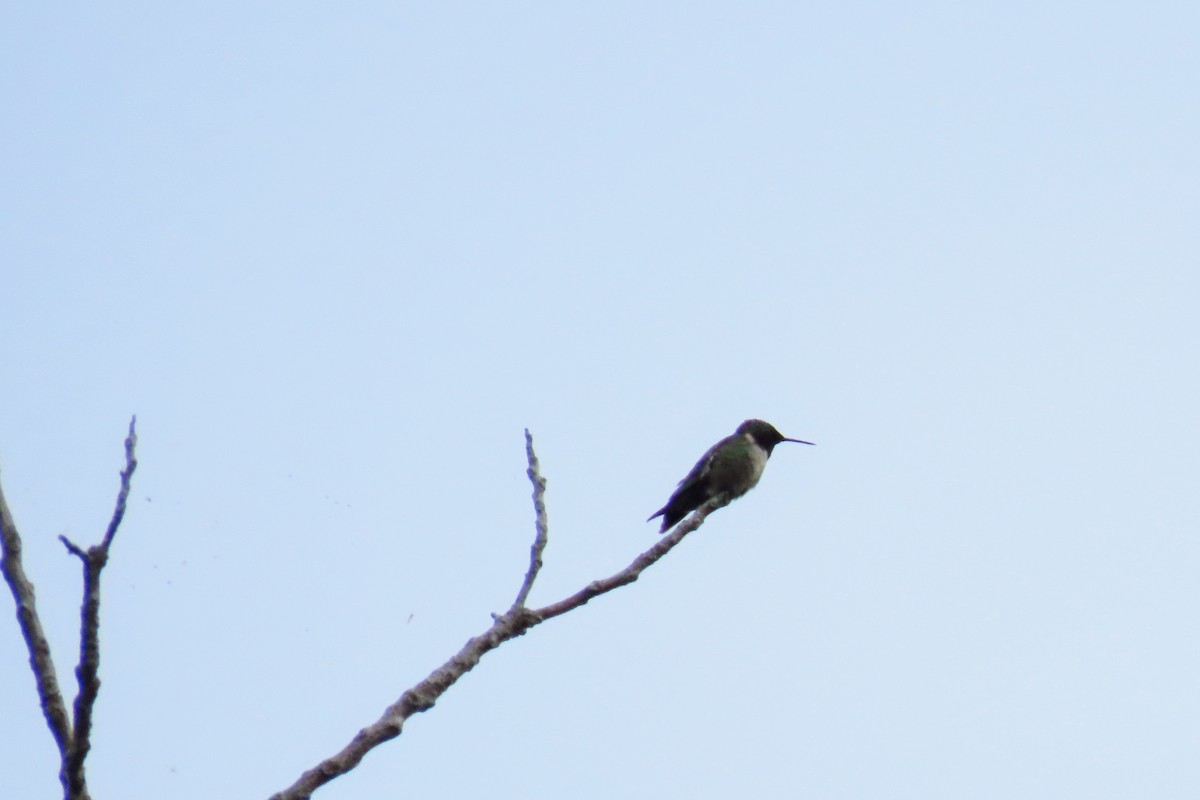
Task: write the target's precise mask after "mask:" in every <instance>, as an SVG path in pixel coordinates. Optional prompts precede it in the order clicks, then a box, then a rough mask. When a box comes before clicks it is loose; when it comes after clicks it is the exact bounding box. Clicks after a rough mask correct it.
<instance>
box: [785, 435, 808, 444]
mask: <svg viewBox="0 0 1200 800" xmlns="http://www.w3.org/2000/svg"><path fill="white" fill-rule="evenodd" d="M783 440H784V441H785V442H795V443H796V444H811V445H815V444H816V442H806V441H804V440H803V439H788V438H787V437H786V436H785V437H784V439H783Z"/></svg>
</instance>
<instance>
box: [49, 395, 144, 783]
mask: <svg viewBox="0 0 1200 800" xmlns="http://www.w3.org/2000/svg"><path fill="white" fill-rule="evenodd" d="M136 428H137V417H136V416H135V417H133V418H132V419H130V420H129V435H128V436H127V437H125V469H123V470H121V489H120V491H118V492H117V504H116V507H115V508H114V509H113V515H112V519H110V520H109V523H108V529H107V530H106V531H105V532H104V539H102V540H101V542H100V544H98V545H93V546H92V547H89V548H88V549H87V552H86V553H85V552H83V551H82V550H81V549H80V548H79V547H78V546H76V545H75V544H73V543H72V542H71V541H69V540H68V539H67V538H66V537H65V536H60V537H59V538H60V539H61V540H62V542H63V544H64V545H66V547H67V550H68V551H69V552H70V553H71V554H73V555H75V556H78V557H79V559H80V560H81V561H82V562H83V604H82V606H81V607H80V622H79V664H78V666H76V667H75V678H76V680H77V681H78V683H79V692H78V693H77V694H76V695H75V729H74V732H73V735H72V736H71V747H70V748H69V749H68V751H67V757H66V759H64V761H63V776H64V778H65V780H66V785H67V789H68V797H71V798H78V799H79V800H85V798H87V796H88V793H87V778H86V775H85V773H84V761H85V760H86V759H87V754H88V751H89V750H90V749H91V747H92V710H93V709H94V708H95V706H96V698H97V697H98V696H99V695H100V573H101V571H102V570H103V569H104V566H105V564H107V563H108V551H109V548H110V547H112V543H113V537H114V536H116V533H117V528H119V527H120V526H121V520H122V519H124V518H125V504H126V502H127V501H128V500H129V484H130V482H131V480H132V479H133V471H134V470H135V469H137V458H135V457H134V448H136V447H137V430H136Z"/></svg>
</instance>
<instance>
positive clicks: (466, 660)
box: [270, 443, 729, 800]
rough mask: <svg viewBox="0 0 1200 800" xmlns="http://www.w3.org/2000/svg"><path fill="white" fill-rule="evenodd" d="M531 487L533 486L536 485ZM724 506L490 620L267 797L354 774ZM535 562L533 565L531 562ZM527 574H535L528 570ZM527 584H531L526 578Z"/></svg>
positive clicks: (305, 791) (307, 792)
mask: <svg viewBox="0 0 1200 800" xmlns="http://www.w3.org/2000/svg"><path fill="white" fill-rule="evenodd" d="M528 447H529V450H530V452H532V443H529V444H528ZM533 463H536V462H533ZM534 485H535V486H536V485H537V484H536V482H535V484H534ZM535 504H536V501H535ZM728 504H729V499H728V498H727V497H725V496H719V497H716V498H714V499H712V500H710V501H708V502H707V503H705V504H704V505H702V506H701V507H700V508H698V509H697V510H696V512H695V513H693V514H692V516H691V517H689V518H688V519H686V520H684V521H683V522H681V523H680V524H679V525H677V526H675V528H674V529H673V530H672V531H671V532H670V533H669V534H667V535H666V536H664V537H663V538H661V539H659V540H658V541H657V542H656V543H655V544H654V546H653V547H651V548H650V549H649V550H647V551H645V552H644V553H641V554H640V555H638V557H637V558H635V559H634V560H633V561H632V562H631V563H630V564H629V566H627V567H626V568H625V569H623V570H621V571H620V572H617V573H615V574H613V575H610V576H609V577H607V578H602V579H600V580H598V581H592V582H591V583H589V584H588V585H587V586H585V587H584V588H583V589H580V590H579V591H578V592H576V593H575V594H573V595H571V596H570V597H567V598H565V599H563V600H561V601H559V602H557V603H552V604H551V605H548V606H544V607H543V608H540V609H537V610H532V609H528V608H525V607H524V606H523V605H519V604H518V605H514V607H513V608H512V609H511V610H510V611H509V612H508V613H506V614H504V615H502V616H494V617H493V618H494V620H495V621H494V622H493V623H492V626H491V627H490V628H488V629H487V630H486V631H484V632H483V633H481V634H479V635H478V636H475V637H472V638H471V639H468V640H467V643H466V644H464V645H463V646H462V649H460V650H459V651H458V652H457V653H456V654H455V655H454V656H453V657H452V658H451V659H450V660H449V661H447V662H446V663H444V664H442V665H441V666H440V667H438V668H437V669H435V670H434V671H433V672H431V673H429V675H428V676H427V677H426V678H425V680H423V681H421V682H420V683H418V684H417V685H416V686H414V687H412V688H411V689H409V690H408V691H406V692H404V694H402V695H400V699H399V700H397V701H396V702H395V703H393V704H392V705H390V706H389V707H388V708H387V710H386V711H384V712H383V716H381V717H380V718H379V719H378V720H376V721H375V722H374V723H372V724H371V725H368V726H367V727H365V728H363V729H362V730H360V731H359V732H358V733H357V734H356V735H355V736H354V738H353V739H351V740H350V742H349V744H347V745H346V746H345V747H344V748H342V750H341V751H340V752H338V753H337V754H336V755H333V756H330V757H329V758H327V759H325V760H324V761H322V762H321V763H320V764H318V765H317V766H315V767H313V768H312V769H310V770H308V771H307V772H305V773H304V774H303V775H301V776H300V778H299V779H298V780H297V781H296V782H295V783H293V784H292V785H291V786H289V787H288V788H287V789H284V790H283V791H282V792H279V793H277V794H274V795H272V796H271V799H270V800H309V798H310V797H312V793H313V792H315V791H316V790H317V789H319V788H321V787H322V786H324V785H325V784H326V783H329V782H330V781H331V780H333V779H334V778H337V777H338V776H340V775H344V774H345V773H347V772H349V771H350V770H352V769H354V767H355V766H357V765H358V763H359V762H360V761H362V759H363V757H364V756H365V755H366V754H367V753H369V752H370V751H371V750H373V749H375V748H376V747H378V746H379V745H381V744H383V743H384V742H386V741H389V740H391V739H395V738H396V737H397V736H399V735H400V734H401V732H403V730H404V723H405V722H406V721H407V720H408V718H409V717H411V716H413V715H414V714H419V713H421V712H422V711H428V710H429V709H431V708H433V706H434V704H435V703H436V702H437V701H438V699H439V698H441V696H442V695H443V694H445V692H446V690H448V689H449V688H450V687H451V686H453V685H454V684H455V683H456V682H457V681H458V679H459V678H461V677H462V676H463V675H466V674H467V673H468V672H470V671H471V670H472V669H473V668H474V667H475V665H476V664H478V663H479V661H480V659H481V658H483V657H484V656H485V655H486V654H487V653H489V652H490V651H492V650H495V649H496V648H497V647H499V646H500V645H502V644H504V643H505V642H507V641H508V640H509V639H515V638H516V637H518V636H522V635H524V634H525V633H526V632H527V631H529V630H530V629H531V628H533V627H534V626H536V625H538V624H540V623H542V622H544V621H546V620H548V619H551V618H553V617H557V616H561V615H562V614H565V613H567V612H568V611H571V610H572V609H575V608H578V607H579V606H581V605H583V604H584V603H587V602H588V601H589V600H592V599H593V598H596V597H599V596H600V595H602V594H606V593H608V592H611V591H612V590H614V589H616V588H618V587H620V586H624V585H626V584H629V583H633V582H634V581H636V580H637V579H638V577H639V576H640V575H641V574H642V571H643V570H645V569H647V568H648V567H650V566H651V565H652V564H654V563H655V562H656V561H658V560H659V559H660V558H662V557H663V556H665V555H666V554H667V553H669V552H670V551H671V549H672V548H674V547H675V546H676V545H677V544H679V543H680V542H681V541H683V537H685V536H687V535H688V534H689V533H691V532H692V531H694V530H696V529H697V528H699V527H700V526H701V525H702V524H704V520H705V518H707V517H708V515H709V514H711V513H712V512H713V511H715V510H717V509H718V508H721V507H722V506H725V505H728ZM539 535H540V530H539ZM535 547H536V543H535ZM534 560H535V561H538V559H536V558H535V559H534ZM532 571H535V570H533V569H532V567H531V572H532ZM526 581H527V582H529V583H532V581H531V579H529V578H528V576H527V577H526ZM522 588H524V587H522Z"/></svg>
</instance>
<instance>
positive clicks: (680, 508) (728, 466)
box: [646, 419, 812, 533]
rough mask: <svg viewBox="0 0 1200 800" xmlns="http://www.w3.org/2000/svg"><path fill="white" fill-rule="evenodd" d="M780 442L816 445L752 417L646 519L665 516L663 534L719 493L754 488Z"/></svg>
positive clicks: (733, 496)
mask: <svg viewBox="0 0 1200 800" xmlns="http://www.w3.org/2000/svg"><path fill="white" fill-rule="evenodd" d="M780 442H796V443H798V444H812V442H806V441H804V440H803V439H789V438H787V437H786V436H784V435H783V434H782V433H780V432H779V431H777V430H775V426H774V425H772V424H771V423H769V422H763V421H762V420H761V419H748V420H746V421H745V422H743V423H742V424H741V425H738V427H737V430H736V431H734V433H733V435H732V436H726V437H725V438H724V439H722V440H721V441H719V442H717V443H716V444H714V445H713V446H712V447H710V448H709V449H708V452H707V453H705V454H704V455H703V456H701V457H700V460H699V461H697V462H696V466H694V467H692V471H691V472H689V473H688V474H687V477H686V478H684V479H683V480H681V481H680V482H679V487H678V488H677V489H675V492H674V494H672V495H671V499H670V500H668V501H667V504H666V505H665V506H663V507H662V508H660V509H659V510H658V511H655V512H654V513H653V514H651V515H650V517H649V519H647V520H646V521H647V522H649V521H650V520H652V519H654V518H655V517H662V518H663V521H662V527H661V528H659V531H658V532H659V533H666V532H667V531H668V530H670V528H671V527H672V526H673V525H674V524H675V523H677V522H679V520H681V519H683V518H684V517H686V516H687V515H688V514H690V513H692V512H693V511H695V510H696V509H697V508H699V507H700V506H702V505H703V504H704V503H706V502H707V501H709V500H711V499H712V498H714V497H716V496H717V495H719V494H726V495H728V496H729V499H730V500H734V499H736V498H738V497H741V496H742V495H744V494H745V493H746V492H748V491H750V490H751V489H753V488H754V487H755V485H756V484H757V483H758V479H759V478H761V477H762V474H763V468H764V467H766V466H767V459H768V458H770V457H771V451H772V450H774V449H775V445H777V444H779V443H780Z"/></svg>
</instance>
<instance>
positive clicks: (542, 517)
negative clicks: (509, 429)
mask: <svg viewBox="0 0 1200 800" xmlns="http://www.w3.org/2000/svg"><path fill="white" fill-rule="evenodd" d="M525 458H526V460H527V461H529V469H527V470H525V474H526V475H528V476H529V481H530V483H532V484H533V512H534V517H535V526H536V528H537V536H535V537H534V539H533V545H532V546H531V547H530V548H529V571H528V572H526V573H525V581H524V582H523V583H522V584H521V589H520V591H518V592H517V599H516V600H515V601H514V602H513V604H512V608H510V609H509V612H510V613H511V612H513V611H516V610H517V609H518V608H523V607H524V606H525V601H526V600H528V599H529V590H530V589H532V588H533V582H534V580H536V579H537V574H538V570H540V569H541V568H542V551H543V550H545V549H546V540H547V538H548V535H549V529H550V526H549V523H547V521H546V479H545V478H543V477H542V473H541V471H540V467H539V466H538V460H537V456H536V455H535V454H534V452H533V436H531V435H530V434H529V428H526V429H525Z"/></svg>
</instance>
